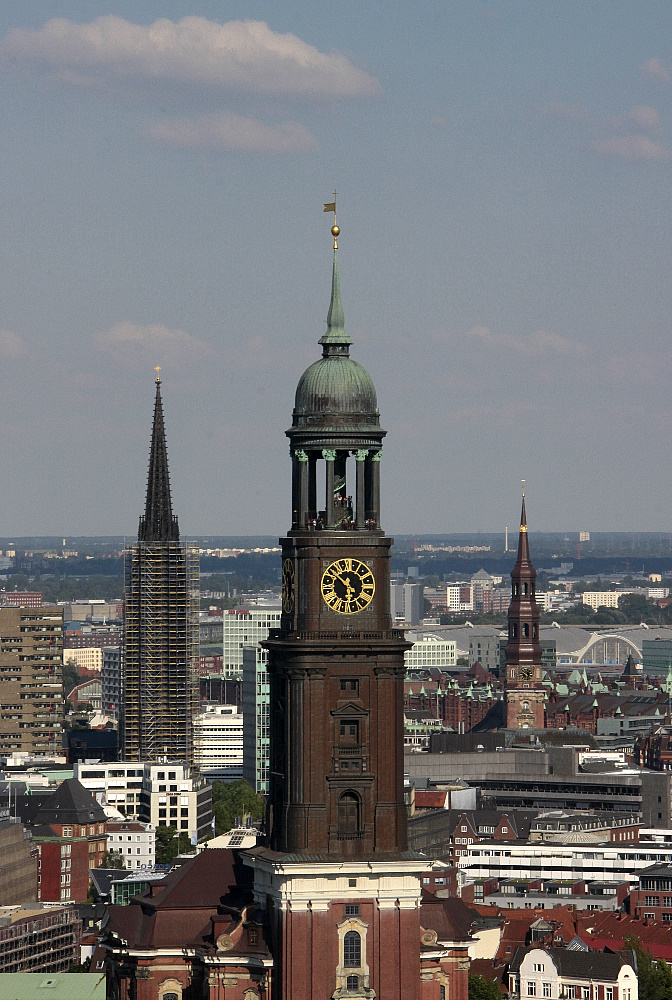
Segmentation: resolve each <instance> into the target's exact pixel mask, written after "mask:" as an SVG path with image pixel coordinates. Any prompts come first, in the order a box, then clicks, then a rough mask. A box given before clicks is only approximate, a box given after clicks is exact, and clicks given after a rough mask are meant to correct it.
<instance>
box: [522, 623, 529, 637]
mask: <svg viewBox="0 0 672 1000" xmlns="http://www.w3.org/2000/svg"><path fill="white" fill-rule="evenodd" d="M523 635H524V636H525V638H526V639H528V638H529V635H530V626H529V625H528V624H527V622H525V624H524V625H523Z"/></svg>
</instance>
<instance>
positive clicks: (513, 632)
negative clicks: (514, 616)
mask: <svg viewBox="0 0 672 1000" xmlns="http://www.w3.org/2000/svg"><path fill="white" fill-rule="evenodd" d="M511 636H512V638H513V639H516V638H517V637H518V626H517V625H516V623H515V622H512V624H511Z"/></svg>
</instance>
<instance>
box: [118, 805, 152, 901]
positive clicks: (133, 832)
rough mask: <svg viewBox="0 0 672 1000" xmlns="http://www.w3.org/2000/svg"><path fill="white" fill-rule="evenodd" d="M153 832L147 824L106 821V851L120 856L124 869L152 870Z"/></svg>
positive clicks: (129, 821) (131, 821) (127, 821)
mask: <svg viewBox="0 0 672 1000" xmlns="http://www.w3.org/2000/svg"><path fill="white" fill-rule="evenodd" d="M155 832H156V831H155V829H154V827H153V826H151V825H150V824H147V823H138V822H137V821H135V822H134V821H133V820H125V821H123V822H115V821H114V820H108V821H107V850H108V852H110V851H114V852H115V853H117V854H121V856H122V859H123V862H124V867H126V868H153V867H154V860H155V847H154V834H155ZM138 891H139V890H138Z"/></svg>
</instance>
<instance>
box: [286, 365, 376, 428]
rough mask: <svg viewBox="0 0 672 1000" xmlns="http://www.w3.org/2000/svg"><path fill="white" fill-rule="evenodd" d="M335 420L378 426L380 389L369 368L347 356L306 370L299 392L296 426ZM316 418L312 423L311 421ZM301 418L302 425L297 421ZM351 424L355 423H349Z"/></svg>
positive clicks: (296, 401)
mask: <svg viewBox="0 0 672 1000" xmlns="http://www.w3.org/2000/svg"><path fill="white" fill-rule="evenodd" d="M329 416H333V417H334V418H337V419H338V418H341V419H340V420H339V421H338V422H339V423H341V422H342V419H343V417H350V418H354V422H356V423H358V424H376V426H377V425H378V422H379V417H378V402H377V399H376V389H375V386H374V384H373V380H372V379H371V376H370V375H369V373H368V372H367V370H366V368H364V367H362V365H360V364H358V363H357V361H353V359H352V358H350V357H348V356H347V355H345V356H343V355H333V354H332V355H328V356H327V357H325V358H320V360H319V361H316V362H315V363H314V364H312V365H311V366H310V368H308V369H306V371H305V372H304V373H303V375H302V376H301V378H300V379H299V384H298V386H297V389H296V400H295V403H294V418H295V420H294V423H295V425H296V424H297V422H298V423H299V424H301V423H302V424H305V423H315V422H316V420H315V418H318V419H320V422H323V421H324V418H325V417H329ZM311 417H312V418H313V419H312V420H311V419H310V418H311ZM297 418H298V421H297ZM347 422H348V423H350V422H351V421H350V420H348V421H347Z"/></svg>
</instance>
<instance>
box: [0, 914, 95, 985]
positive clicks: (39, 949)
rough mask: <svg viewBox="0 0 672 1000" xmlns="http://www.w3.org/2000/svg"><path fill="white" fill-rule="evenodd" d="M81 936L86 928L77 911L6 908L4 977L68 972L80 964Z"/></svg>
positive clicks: (0, 963) (0, 943)
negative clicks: (6, 975) (83, 928)
mask: <svg viewBox="0 0 672 1000" xmlns="http://www.w3.org/2000/svg"><path fill="white" fill-rule="evenodd" d="M81 936H82V924H81V921H80V919H79V917H78V915H77V912H76V911H75V909H74V908H73V907H70V906H67V907H59V908H54V907H53V906H50V907H43V906H41V905H40V904H39V903H31V904H29V905H27V906H21V907H18V906H17V907H14V906H12V907H9V906H5V907H2V908H0V973H3V972H13V973H17V972H67V971H68V969H69V968H70V966H71V965H72V963H73V962H79V943H80V940H81ZM45 992H47V993H48V992H49V991H48V990H46V991H45Z"/></svg>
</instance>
